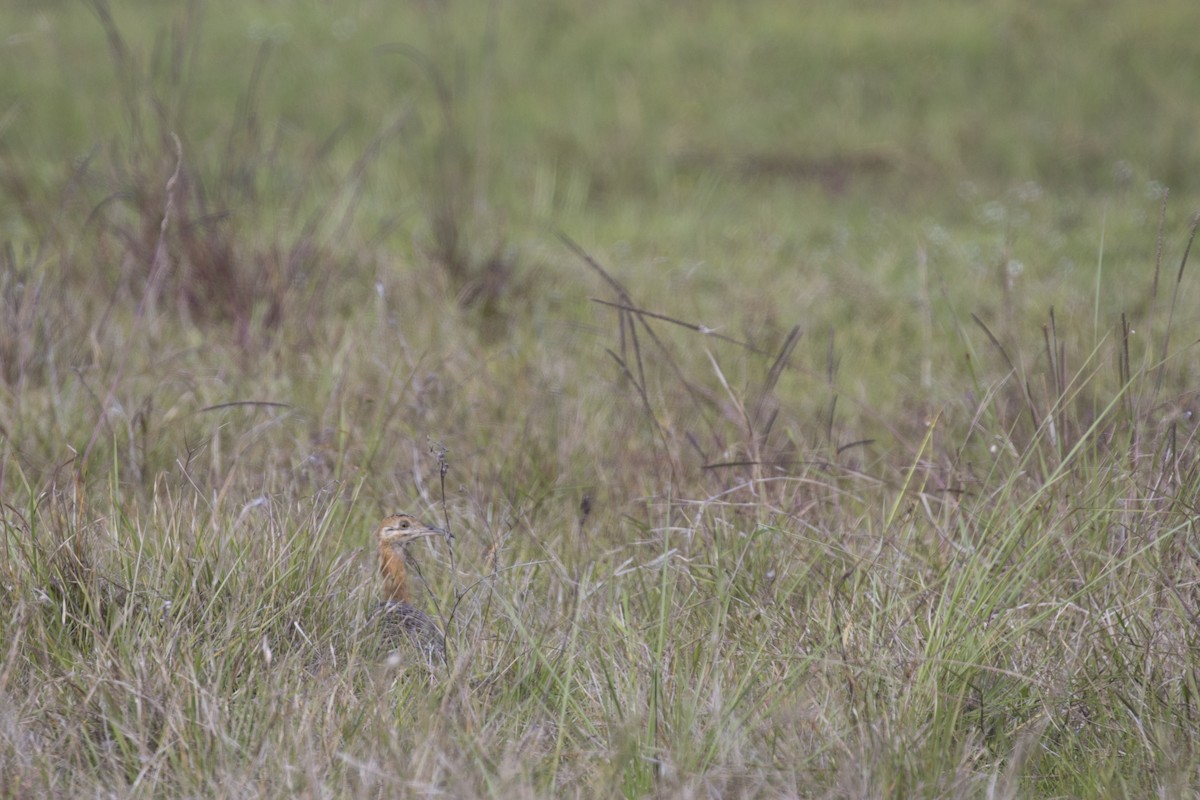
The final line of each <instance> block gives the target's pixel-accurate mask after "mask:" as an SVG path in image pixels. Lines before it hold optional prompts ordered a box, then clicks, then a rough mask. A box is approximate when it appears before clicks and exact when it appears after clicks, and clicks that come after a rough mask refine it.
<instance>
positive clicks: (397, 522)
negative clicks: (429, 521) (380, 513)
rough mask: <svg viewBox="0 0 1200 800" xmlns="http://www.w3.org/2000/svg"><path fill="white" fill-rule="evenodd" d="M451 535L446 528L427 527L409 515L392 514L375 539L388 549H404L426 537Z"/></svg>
mask: <svg viewBox="0 0 1200 800" xmlns="http://www.w3.org/2000/svg"><path fill="white" fill-rule="evenodd" d="M449 535H450V534H449V533H448V532H447V531H446V530H445V529H444V528H438V527H435V526H433V525H426V524H425V523H423V522H421V521H420V520H419V519H417V518H416V517H413V516H410V515H409V514H392V515H391V516H388V517H384V519H383V522H381V523H380V524H379V530H377V531H376V532H375V538H376V540H378V542H379V544H380V545H383V546H386V547H395V548H399V547H403V546H404V545H406V544H408V543H409V542H412V541H415V540H417V539H421V538H424V537H426V536H446V537H449Z"/></svg>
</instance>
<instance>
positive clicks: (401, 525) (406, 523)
mask: <svg viewBox="0 0 1200 800" xmlns="http://www.w3.org/2000/svg"><path fill="white" fill-rule="evenodd" d="M408 524H409V523H408V520H406V519H402V520H400V527H401V528H407V527H408Z"/></svg>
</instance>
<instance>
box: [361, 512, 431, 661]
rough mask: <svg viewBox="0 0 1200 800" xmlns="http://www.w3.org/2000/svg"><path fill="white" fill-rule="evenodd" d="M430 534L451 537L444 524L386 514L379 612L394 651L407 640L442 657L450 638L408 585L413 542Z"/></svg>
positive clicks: (379, 536) (378, 536) (378, 535)
mask: <svg viewBox="0 0 1200 800" xmlns="http://www.w3.org/2000/svg"><path fill="white" fill-rule="evenodd" d="M427 536H445V537H447V538H449V537H450V533H449V532H448V531H446V530H445V529H444V528H437V527H434V526H432V525H426V524H424V523H423V522H421V521H420V520H418V519H417V518H416V517H413V516H411V515H409V514H391V515H389V516H387V517H384V518H383V522H381V523H379V528H378V529H377V530H376V531H375V541H376V542H377V543H378V545H379V571H380V573H381V574H382V575H383V600H381V601H380V603H379V607H378V609H377V611H376V615H377V616H378V617H379V620H380V628H381V632H382V634H383V637H384V640H385V642H386V643H387V644H388V646H389V648H390V649H392V650H393V651H395V650H398V649H400V647H402V646H403V644H404V643H408V644H409V645H411V646H413V647H415V648H416V649H417V650H418V651H419V652H420V654H421V655H423V656H426V657H427V658H430V659H436V660H438V661H445V659H446V640H445V637H443V636H442V632H441V630H439V629H438V626H437V623H435V622H434V621H433V620H432V619H430V618H429V616H428V615H427V614H426V613H425V612H424V611H421V610H420V609H419V608H417V607H416V606H414V605H413V603H412V593H411V591H409V588H408V568H407V565H406V563H405V562H406V561H407V558H408V554H407V552H406V549H405V548H406V546H407V545H408V543H409V542H413V541H416V540H417V539H422V538H425V537H427Z"/></svg>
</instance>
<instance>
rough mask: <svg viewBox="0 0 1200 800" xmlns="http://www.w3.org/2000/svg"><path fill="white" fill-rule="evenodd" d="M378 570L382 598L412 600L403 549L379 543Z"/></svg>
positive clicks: (398, 600) (399, 600)
mask: <svg viewBox="0 0 1200 800" xmlns="http://www.w3.org/2000/svg"><path fill="white" fill-rule="evenodd" d="M379 571H380V572H382V573H383V597H384V600H389V601H395V602H399V603H410V602H412V595H411V594H410V593H409V590H408V570H407V569H406V568H405V566H404V551H403V550H401V549H400V548H399V547H389V546H388V545H386V544H380V545H379Z"/></svg>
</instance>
